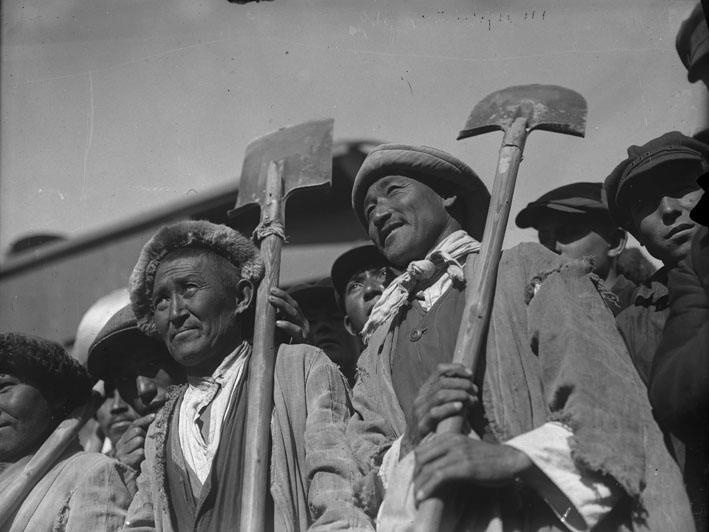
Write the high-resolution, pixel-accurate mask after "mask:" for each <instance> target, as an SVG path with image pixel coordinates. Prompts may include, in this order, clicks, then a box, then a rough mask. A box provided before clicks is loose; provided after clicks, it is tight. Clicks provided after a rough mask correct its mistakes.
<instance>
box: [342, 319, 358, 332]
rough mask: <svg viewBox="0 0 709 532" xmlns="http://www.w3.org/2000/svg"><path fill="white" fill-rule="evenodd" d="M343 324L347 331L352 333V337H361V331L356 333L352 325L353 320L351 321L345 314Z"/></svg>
mask: <svg viewBox="0 0 709 532" xmlns="http://www.w3.org/2000/svg"><path fill="white" fill-rule="evenodd" d="M342 323H343V325H344V326H345V330H346V331H347V332H348V333H350V335H351V336H359V331H355V329H354V326H353V325H352V320H350V317H349V316H348V315H347V314H345V317H344V318H342Z"/></svg>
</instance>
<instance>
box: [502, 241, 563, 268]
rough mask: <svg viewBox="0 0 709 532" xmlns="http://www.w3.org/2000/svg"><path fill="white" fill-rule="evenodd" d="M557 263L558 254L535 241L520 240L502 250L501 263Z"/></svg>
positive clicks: (558, 259)
mask: <svg viewBox="0 0 709 532" xmlns="http://www.w3.org/2000/svg"><path fill="white" fill-rule="evenodd" d="M530 261H531V262H535V263H536V262H547V263H557V262H559V261H560V257H559V255H557V254H556V253H554V252H553V251H550V250H549V249H547V248H545V247H544V246H542V245H541V244H537V243H536V242H522V243H520V244H517V245H515V246H513V247H511V248H509V249H506V250H504V251H503V252H502V263H503V264H505V263H506V264H512V263H529V262H530Z"/></svg>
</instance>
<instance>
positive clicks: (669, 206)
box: [660, 196, 682, 223]
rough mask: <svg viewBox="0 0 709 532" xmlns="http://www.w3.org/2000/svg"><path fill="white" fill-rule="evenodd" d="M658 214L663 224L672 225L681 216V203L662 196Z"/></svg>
mask: <svg viewBox="0 0 709 532" xmlns="http://www.w3.org/2000/svg"><path fill="white" fill-rule="evenodd" d="M660 213H661V214H662V219H663V221H664V222H665V223H672V222H674V221H675V219H676V218H677V217H678V216H681V214H682V203H681V201H680V200H679V199H677V198H673V197H671V196H663V197H662V199H661V200H660Z"/></svg>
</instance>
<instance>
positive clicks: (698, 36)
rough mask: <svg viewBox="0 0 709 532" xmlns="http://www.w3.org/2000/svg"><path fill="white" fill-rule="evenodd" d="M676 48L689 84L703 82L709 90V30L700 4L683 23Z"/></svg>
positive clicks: (678, 33)
mask: <svg viewBox="0 0 709 532" xmlns="http://www.w3.org/2000/svg"><path fill="white" fill-rule="evenodd" d="M675 47H676V48H677V53H678V54H679V58H680V59H681V60H682V63H684V66H685V68H686V69H687V79H688V80H689V82H690V83H695V82H696V81H699V80H701V81H702V82H703V83H704V85H706V86H707V88H709V28H708V27H707V20H706V17H705V16H704V10H703V9H702V5H701V4H700V3H697V5H696V6H694V9H693V10H692V12H691V13H690V15H689V17H687V19H686V20H685V21H684V22H682V25H681V26H680V28H679V32H677V39H676V41H675Z"/></svg>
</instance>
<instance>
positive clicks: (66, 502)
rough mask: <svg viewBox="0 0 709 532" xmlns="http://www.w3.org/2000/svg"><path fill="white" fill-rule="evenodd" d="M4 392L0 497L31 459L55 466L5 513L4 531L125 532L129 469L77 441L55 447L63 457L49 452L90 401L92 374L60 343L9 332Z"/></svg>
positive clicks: (2, 340) (3, 349)
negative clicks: (62, 427)
mask: <svg viewBox="0 0 709 532" xmlns="http://www.w3.org/2000/svg"><path fill="white" fill-rule="evenodd" d="M0 391H1V392H2V393H0V493H4V494H7V493H9V492H10V491H11V489H12V488H13V487H14V486H16V485H17V484H18V482H22V481H23V478H24V477H25V475H26V474H28V472H27V471H26V468H25V466H26V465H27V464H28V463H29V462H30V460H31V459H32V458H36V459H37V460H40V461H43V462H47V464H48V471H47V473H45V474H44V475H42V476H41V477H40V478H36V479H32V482H31V483H30V484H31V491H30V492H29V494H28V495H27V496H26V497H24V498H23V499H22V500H21V501H17V502H19V507H18V509H17V510H16V511H13V512H12V513H11V515H0V529H2V530H9V531H11V532H14V531H17V532H19V531H25V530H32V531H39V532H41V531H45V530H46V531H50V530H64V531H84V530H107V531H109V530H118V529H119V528H120V527H121V526H122V525H123V521H124V519H125V515H126V510H127V509H128V505H129V504H130V501H131V499H132V498H133V494H134V492H135V483H134V475H133V474H132V473H131V472H130V471H129V470H128V468H126V467H124V466H122V465H121V464H119V463H118V462H117V461H115V460H113V459H111V458H109V457H107V456H104V455H101V454H99V453H87V452H83V451H82V450H81V447H80V445H79V442H78V440H77V441H74V442H72V443H70V444H69V447H68V448H67V449H66V450H64V451H63V452H61V453H59V450H58V449H54V451H55V452H56V453H58V454H59V455H58V456H57V457H54V456H53V453H52V452H51V451H52V450H53V449H52V448H50V447H51V444H49V445H45V446H43V443H44V442H45V440H47V438H48V437H49V436H50V435H51V434H52V432H53V431H54V429H55V428H57V426H58V425H59V424H60V423H61V421H62V420H63V419H64V418H65V417H66V416H67V415H68V414H69V413H70V412H71V411H72V410H74V409H75V408H77V407H78V406H80V405H82V404H83V403H86V402H87V401H89V400H90V397H91V379H90V377H89V375H88V373H87V372H86V370H85V369H84V368H83V367H82V366H81V365H80V364H79V363H78V362H77V361H76V360H73V359H72V358H71V357H70V356H69V355H68V354H67V353H66V352H65V351H64V349H63V348H62V347H61V346H60V345H59V344H56V343H54V342H50V341H48V340H44V339H41V338H36V337H30V336H25V335H22V334H13V333H3V334H0ZM35 455H36V457H35ZM40 457H44V458H40ZM30 476H31V475H30ZM7 502H8V501H7V500H6V499H3V503H7Z"/></svg>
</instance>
